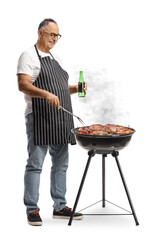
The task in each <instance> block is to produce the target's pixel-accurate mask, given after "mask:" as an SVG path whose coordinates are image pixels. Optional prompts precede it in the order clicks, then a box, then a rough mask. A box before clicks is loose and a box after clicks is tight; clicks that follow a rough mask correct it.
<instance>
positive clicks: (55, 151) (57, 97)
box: [17, 19, 87, 226]
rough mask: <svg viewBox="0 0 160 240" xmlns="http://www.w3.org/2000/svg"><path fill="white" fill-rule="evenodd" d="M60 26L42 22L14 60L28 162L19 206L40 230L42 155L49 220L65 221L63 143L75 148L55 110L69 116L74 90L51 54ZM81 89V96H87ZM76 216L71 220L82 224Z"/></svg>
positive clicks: (69, 121) (66, 121)
mask: <svg viewBox="0 0 160 240" xmlns="http://www.w3.org/2000/svg"><path fill="white" fill-rule="evenodd" d="M60 37H61V35H60V34H59V27H58V25H57V23H56V22H55V21H54V20H53V19H45V20H43V21H42V22H41V23H40V25H39V28H38V40H37V43H36V44H35V45H34V46H33V47H31V48H30V49H29V50H27V51H25V52H23V53H22V55H21V56H20V58H19V61H18V68H17V76H18V86H19V90H20V91H22V92H23V93H24V94H25V100H26V103H27V107H26V111H25V118H26V130H27V138H28V160H27V165H26V169H25V176H24V186H25V188H24V204H25V206H26V212H27V219H28V223H29V224H31V225H34V226H35V225H36V226H37V225H38V226H40V225H42V219H41V217H40V215H39V210H40V208H39V207H38V205H37V202H38V198H39V182H40V173H41V171H42V166H43V161H44V158H45V156H46V153H47V150H49V153H50V155H51V160H52V168H51V188H50V189H51V197H52V199H53V201H54V205H53V208H54V210H53V217H54V218H69V217H70V216H71V208H69V207H67V206H66V199H65V193H66V171H67V167H68V143H71V144H72V145H73V144H76V141H75V138H74V135H73V134H72V133H71V129H72V128H73V127H74V124H73V118H72V116H71V115H70V114H68V113H66V112H64V111H63V110H62V109H61V108H60V106H63V107H64V108H66V109H67V110H68V111H71V112H72V106H71V99H70V94H73V93H77V91H78V86H77V85H73V86H68V74H67V72H66V71H65V70H64V69H62V67H61V66H60V65H59V63H58V62H57V61H56V60H55V58H54V57H53V56H52V54H51V53H50V49H52V48H53V47H54V45H55V44H56V43H57V41H58V40H59V39H60ZM86 90H87V89H86V87H85V91H86ZM82 217H83V216H82V214H80V213H76V214H75V215H74V219H82Z"/></svg>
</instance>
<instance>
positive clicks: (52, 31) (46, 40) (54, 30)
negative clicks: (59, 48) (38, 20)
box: [38, 22, 59, 51]
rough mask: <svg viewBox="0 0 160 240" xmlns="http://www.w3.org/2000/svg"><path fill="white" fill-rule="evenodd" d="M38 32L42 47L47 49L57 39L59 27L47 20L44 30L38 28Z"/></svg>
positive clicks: (51, 46)
mask: <svg viewBox="0 0 160 240" xmlns="http://www.w3.org/2000/svg"><path fill="white" fill-rule="evenodd" d="M38 32H39V37H40V39H41V42H42V44H43V46H44V48H45V49H46V50H47V51H49V50H50V49H52V48H53V47H54V45H55V44H56V42H57V41H58V34H59V28H58V26H57V24H56V23H53V22H49V23H48V25H47V26H46V27H45V29H44V30H42V29H40V30H39V31H38ZM56 35H57V36H56Z"/></svg>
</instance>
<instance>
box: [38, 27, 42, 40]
mask: <svg viewBox="0 0 160 240" xmlns="http://www.w3.org/2000/svg"><path fill="white" fill-rule="evenodd" d="M38 36H39V37H40V38H42V37H43V30H42V29H39V30H38Z"/></svg>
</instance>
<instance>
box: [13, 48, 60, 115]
mask: <svg viewBox="0 0 160 240" xmlns="http://www.w3.org/2000/svg"><path fill="white" fill-rule="evenodd" d="M38 52H39V55H40V56H41V57H42V58H43V57H48V56H49V57H50V58H52V57H51V55H50V54H49V53H44V52H41V51H40V50H38ZM52 55H53V57H54V58H55V59H56V60H57V61H58V62H59V63H60V62H61V61H60V59H59V57H58V56H56V55H55V54H52ZM40 68H41V66H40V60H39V58H38V55H37V52H36V49H35V47H34V46H32V47H31V48H29V49H28V50H26V51H24V52H23V53H22V54H21V56H20V58H19V60H18V66H17V74H18V73H22V74H27V75H29V76H31V83H32V84H33V83H34V81H35V80H36V79H37V77H38V75H39V72H40ZM24 98H25V101H26V109H25V116H27V115H28V114H29V113H31V112H32V98H31V97H29V96H27V95H26V94H25V95H24Z"/></svg>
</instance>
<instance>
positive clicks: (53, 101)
mask: <svg viewBox="0 0 160 240" xmlns="http://www.w3.org/2000/svg"><path fill="white" fill-rule="evenodd" d="M45 99H46V101H47V102H48V104H50V105H51V106H54V107H57V108H58V109H59V108H60V102H59V98H58V97H57V96H56V95H54V94H52V93H50V92H46V97H45Z"/></svg>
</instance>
